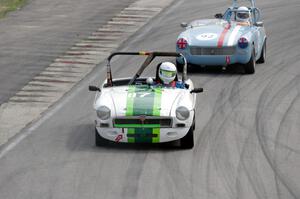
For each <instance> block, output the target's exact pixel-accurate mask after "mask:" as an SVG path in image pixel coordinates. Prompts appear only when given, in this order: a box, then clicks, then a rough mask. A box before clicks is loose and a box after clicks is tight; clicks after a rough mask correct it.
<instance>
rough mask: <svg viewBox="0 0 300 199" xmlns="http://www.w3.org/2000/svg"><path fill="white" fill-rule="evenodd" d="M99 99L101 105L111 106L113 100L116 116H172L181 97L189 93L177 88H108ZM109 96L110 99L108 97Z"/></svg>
mask: <svg viewBox="0 0 300 199" xmlns="http://www.w3.org/2000/svg"><path fill="white" fill-rule="evenodd" d="M102 92H103V93H102V96H101V97H100V98H99V102H98V103H99V105H100V104H102V105H105V104H110V102H107V100H112V101H113V105H114V109H115V113H114V114H115V116H116V117H122V116H139V115H146V116H166V117H167V116H170V115H171V111H172V108H173V107H174V106H176V107H177V103H178V99H179V98H180V96H182V95H185V94H186V92H188V91H187V90H185V89H177V88H161V87H156V88H150V87H149V86H122V87H115V88H109V89H108V88H106V89H103V91H102ZM108 96H109V97H108Z"/></svg>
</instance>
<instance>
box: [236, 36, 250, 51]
mask: <svg viewBox="0 0 300 199" xmlns="http://www.w3.org/2000/svg"><path fill="white" fill-rule="evenodd" d="M238 46H239V47H240V48H241V49H245V48H247V47H248V46H249V41H248V40H247V38H245V37H241V38H240V39H239V41H238Z"/></svg>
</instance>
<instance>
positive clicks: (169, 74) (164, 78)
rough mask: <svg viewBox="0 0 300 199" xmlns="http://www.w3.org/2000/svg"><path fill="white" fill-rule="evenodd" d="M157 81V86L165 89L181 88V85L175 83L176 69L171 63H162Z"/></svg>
mask: <svg viewBox="0 0 300 199" xmlns="http://www.w3.org/2000/svg"><path fill="white" fill-rule="evenodd" d="M158 76H159V80H158V81H157V83H158V84H162V85H163V86H166V87H172V88H181V87H182V83H180V82H176V77H177V68H176V66H175V65H174V64H173V63H171V62H163V63H161V65H160V66H159V71H158Z"/></svg>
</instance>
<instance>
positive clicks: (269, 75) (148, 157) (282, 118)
mask: <svg viewBox="0 0 300 199" xmlns="http://www.w3.org/2000/svg"><path fill="white" fill-rule="evenodd" d="M226 2H227V3H228V2H229V1H216V0H211V1H209V2H207V1H202V0H201V1H200V0H186V1H184V0H179V1H177V2H176V3H175V4H173V5H172V6H171V7H170V8H168V9H167V10H166V11H165V12H164V13H162V14H160V15H159V16H158V17H156V18H155V19H154V20H153V21H152V22H150V24H148V26H146V27H145V28H143V29H142V30H140V31H139V32H138V33H137V34H136V35H135V37H133V38H131V39H129V41H128V42H127V43H126V44H124V46H123V47H122V48H121V50H140V49H146V50H154V49H159V50H173V49H174V41H175V39H176V36H177V34H178V33H179V32H180V27H179V23H180V22H181V21H190V20H192V19H195V18H207V17H212V16H213V15H214V14H215V13H216V12H220V11H222V10H224V9H225V7H226V5H227V4H226ZM258 6H259V7H260V8H262V11H263V16H264V21H265V25H266V29H267V33H268V36H269V37H268V57H267V63H266V64H263V65H257V68H256V74H255V75H247V76H245V75H241V74H240V73H239V69H230V70H228V71H226V72H222V71H221V70H219V69H218V68H215V69H211V70H196V69H194V70H193V71H192V72H193V73H191V74H190V77H191V78H192V79H193V81H194V83H195V85H198V86H201V87H204V88H205V93H203V94H201V95H199V96H198V102H197V117H196V124H197V127H196V145H195V148H194V149H193V150H183V151H182V150H178V149H175V148H172V147H151V146H150V147H142V146H115V145H108V146H107V147H104V148H96V147H95V146H94V126H93V116H94V114H93V110H92V106H91V105H92V101H93V98H94V95H93V94H90V93H88V91H87V86H88V85H89V84H90V83H96V82H97V83H99V80H101V81H102V80H103V78H104V75H105V72H104V65H99V67H97V69H95V70H94V72H93V74H91V75H89V76H88V78H86V79H85V80H84V81H82V82H80V84H79V85H78V86H77V87H76V88H74V89H73V90H72V91H71V92H70V93H69V94H68V95H66V96H65V98H64V99H63V100H62V101H61V102H60V103H59V104H57V105H56V106H55V107H53V108H52V109H51V110H50V111H49V112H48V113H47V114H46V115H45V116H44V117H43V118H42V119H41V120H40V121H39V122H37V123H36V124H33V125H32V126H31V127H30V128H29V129H27V130H26V131H24V132H23V135H26V136H24V139H22V140H21V141H20V142H17V143H12V144H15V146H13V145H12V146H13V147H11V148H10V149H11V150H9V151H7V152H5V153H2V156H1V159H0V168H1V169H0V198H6V199H10V198H12V199H17V198H22V199H24V198H37V199H41V198H149V199H150V198H151V199H152V198H162V199H165V198H197V199H198V198H205V199H221V198H222V199H232V198H239V199H240V198H243V199H244V198H246V199H248V198H249V199H256V198H257V199H266V198H270V199H271V198H272V199H277V198H278V199H298V198H300V172H299V168H300V134H299V129H300V98H299V95H300V68H299V64H300V62H299V60H298V57H299V55H300V54H299V53H300V45H299V41H300V35H299V34H298V33H299V31H300V28H299V27H300V21H299V18H300V12H299V9H300V2H299V1H298V0H290V1H289V2H288V4H287V2H286V1H282V0H275V1H274V0H264V1H261V2H258ZM187 11H188V12H187ZM137 61H139V60H134V59H132V58H129V57H128V58H124V59H119V60H117V61H115V62H114V66H116V67H114V70H113V72H114V74H116V75H115V76H125V75H127V74H128V71H131V70H133V69H132V66H134V65H135V64H136V63H137ZM121 63H122V66H120V65H121Z"/></svg>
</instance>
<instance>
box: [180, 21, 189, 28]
mask: <svg viewBox="0 0 300 199" xmlns="http://www.w3.org/2000/svg"><path fill="white" fill-rule="evenodd" d="M180 27H181V28H187V27H188V24H187V23H185V22H182V23H181V24H180Z"/></svg>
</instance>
